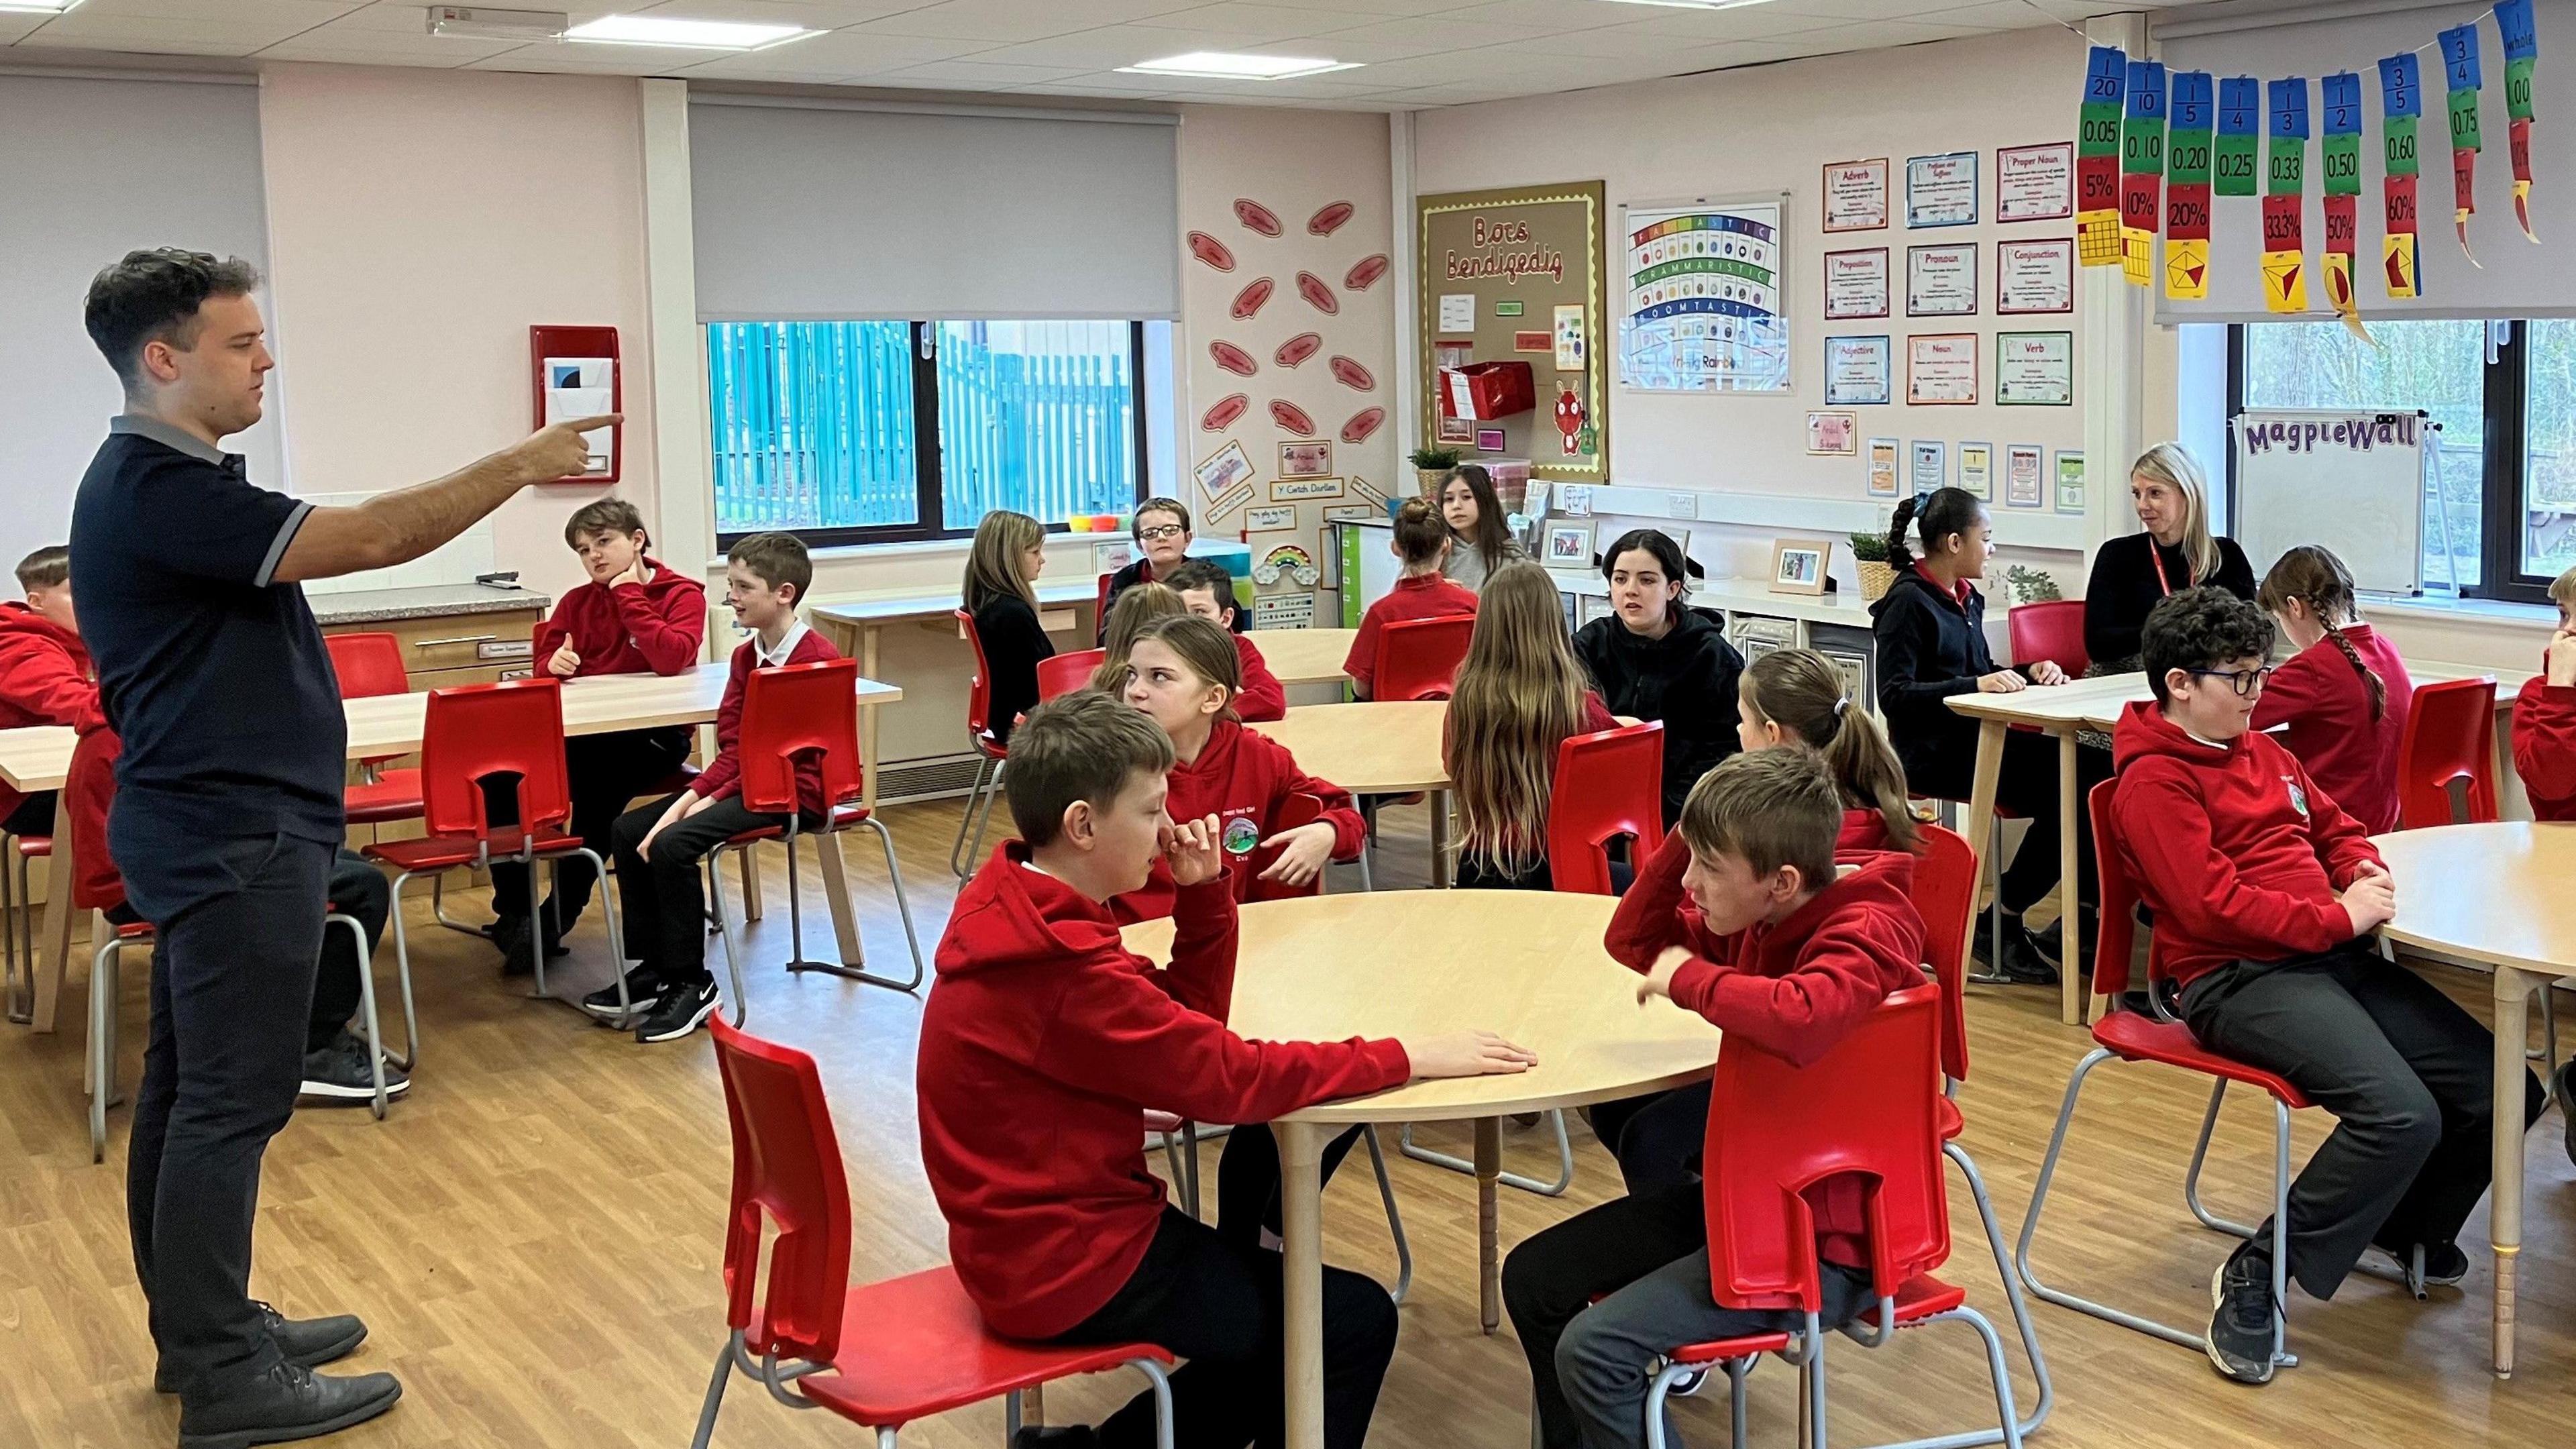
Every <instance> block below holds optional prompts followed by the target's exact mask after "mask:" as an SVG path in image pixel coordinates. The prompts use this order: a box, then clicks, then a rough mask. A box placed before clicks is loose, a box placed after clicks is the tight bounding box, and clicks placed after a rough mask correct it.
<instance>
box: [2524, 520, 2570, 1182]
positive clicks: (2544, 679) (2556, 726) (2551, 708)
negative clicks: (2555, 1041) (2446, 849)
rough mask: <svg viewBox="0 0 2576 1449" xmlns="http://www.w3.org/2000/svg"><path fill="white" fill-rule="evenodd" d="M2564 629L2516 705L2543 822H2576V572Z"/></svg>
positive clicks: (2563, 606) (2554, 586) (2562, 591)
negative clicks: (2538, 672) (2536, 675)
mask: <svg viewBox="0 0 2576 1449" xmlns="http://www.w3.org/2000/svg"><path fill="white" fill-rule="evenodd" d="M2549 598H2550V601H2551V602H2552V603H2555V604H2556V605H2557V606H2558V628H2557V630H2556V632H2554V633H2552V634H2551V635H2550V636H2549V647H2548V649H2547V650H2546V651H2544V652H2543V653H2542V654H2541V656H2540V669H2541V674H2540V677H2539V678H2538V679H2534V680H2532V681H2530V682H2529V683H2527V684H2525V685H2523V687H2522V694H2521V696H2520V697H2519V698H2518V699H2516V700H2515V701H2514V706H2513V772H2514V773H2515V774H2517V775H2520V776H2521V777H2522V791H2523V793H2524V794H2525V795H2528V796H2529V797H2531V813H2532V815H2533V816H2534V818H2536V819H2541V820H2576V569H2569V570H2568V571H2567V572H2565V573H2563V574H2560V575H2559V576H2558V577H2557V579H2555V580H2554V581H2552V582H2551V584H2550V585H2549ZM2571 1091H2576V1061H2571V1062H2569V1063H2567V1064H2565V1065H2563V1066H2561V1067H2560V1068H2559V1069H2558V1100H2559V1101H2561V1102H2571V1101H2576V1097H2570V1096H2569V1095H2568V1093H2569V1092H2571ZM2567 1157H2568V1160H2569V1161H2571V1162H2576V1112H2571V1113H2569V1114H2568V1118H2567Z"/></svg>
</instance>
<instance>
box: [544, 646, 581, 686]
mask: <svg viewBox="0 0 2576 1449" xmlns="http://www.w3.org/2000/svg"><path fill="white" fill-rule="evenodd" d="M580 668H581V655H580V653H579V652H577V651H576V650H574V648H573V647H572V645H570V644H568V643H567V644H565V645H563V646H562V647H560V648H558V649H556V650H555V652H554V653H552V654H550V655H548V656H546V673H548V674H551V675H553V676H554V677H555V678H557V679H570V678H572V676H573V672H574V671H575V670H578V669H580Z"/></svg>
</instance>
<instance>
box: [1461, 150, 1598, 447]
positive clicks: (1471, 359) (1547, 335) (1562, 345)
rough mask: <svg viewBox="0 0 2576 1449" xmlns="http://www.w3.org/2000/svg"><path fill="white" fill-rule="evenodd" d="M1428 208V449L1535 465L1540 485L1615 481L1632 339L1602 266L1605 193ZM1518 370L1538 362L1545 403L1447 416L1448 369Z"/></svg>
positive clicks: (1540, 189) (1515, 196) (1593, 190)
mask: <svg viewBox="0 0 2576 1449" xmlns="http://www.w3.org/2000/svg"><path fill="white" fill-rule="evenodd" d="M1415 208H1416V211H1415V216H1416V230H1417V233H1418V248H1417V257H1418V259H1419V265H1420V268H1421V275H1420V287H1419V295H1420V298H1421V312H1420V315H1419V317H1418V318H1417V319H1416V322H1415V325H1416V326H1417V327H1418V328H1419V331H1420V337H1421V353H1420V355H1421V358H1422V364H1421V366H1422V371H1421V376H1420V377H1419V378H1417V379H1416V385H1417V387H1418V388H1419V389H1420V393H1421V398H1422V436H1421V438H1420V439H1418V440H1417V442H1418V443H1419V444H1420V445H1422V446H1438V447H1452V448H1456V449H1457V450H1458V451H1459V454H1460V456H1461V458H1462V460H1463V461H1466V462H1482V463H1488V464H1490V463H1492V462H1495V461H1497V460H1501V459H1526V460H1528V462H1529V465H1530V473H1531V475H1532V476H1533V477H1536V478H1545V479H1558V480H1562V481H1565V482H1570V483H1599V482H1605V481H1607V480H1608V478H1609V468H1610V368H1611V361H1612V357H1613V355H1614V354H1615V353H1616V352H1617V351H1618V334H1617V330H1616V329H1617V322H1616V319H1614V318H1612V317H1611V316H1610V315H1609V313H1608V309H1607V304H1608V300H1609V298H1608V290H1607V288H1608V275H1607V273H1606V272H1605V271H1604V270H1603V268H1602V256H1601V247H1602V237H1603V228H1604V227H1605V226H1606V225H1607V224H1608V218H1607V214H1606V211H1605V208H1604V205H1603V189H1602V183H1600V182H1598V181H1579V182H1567V183H1563V184H1560V185H1554V186H1525V187H1515V188H1511V189H1508V190H1497V191H1459V192H1448V193H1443V194H1440V195H1435V196H1424V197H1421V198H1419V199H1418V200H1417V201H1416V203H1415ZM1508 362H1518V363H1526V364H1528V366H1529V370H1530V381H1531V384H1532V387H1531V391H1532V394H1533V397H1534V402H1535V406H1533V407H1531V408H1529V409H1528V410H1526V411H1522V412H1515V413H1511V414H1508V415H1506V416H1503V417H1501V418H1496V419H1485V420H1472V421H1471V420H1467V419H1462V418H1448V417H1444V416H1443V413H1442V408H1441V398H1442V395H1443V378H1442V374H1441V369H1442V368H1443V367H1446V366H1459V365H1465V364H1472V363H1508ZM1488 445H1492V446H1488Z"/></svg>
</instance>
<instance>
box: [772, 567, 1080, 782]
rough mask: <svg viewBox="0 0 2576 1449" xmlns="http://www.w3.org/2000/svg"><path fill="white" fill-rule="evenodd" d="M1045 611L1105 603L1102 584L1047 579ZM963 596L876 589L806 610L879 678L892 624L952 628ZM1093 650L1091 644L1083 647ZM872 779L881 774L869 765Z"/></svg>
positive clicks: (1041, 588)
mask: <svg viewBox="0 0 2576 1449" xmlns="http://www.w3.org/2000/svg"><path fill="white" fill-rule="evenodd" d="M1037 594H1038V607H1039V608H1040V609H1050V608H1054V609H1060V608H1063V607H1065V606H1067V605H1070V604H1088V603H1092V602H1094V601H1095V600H1097V599H1098V598H1099V597H1100V580H1098V579H1097V578H1076V579H1049V578H1041V579H1039V581H1038V587H1037ZM957 606H958V595H957V590H955V589H953V588H948V589H872V590H870V591H868V592H866V593H860V594H841V595H837V596H835V597H833V598H829V599H818V600H816V601H815V602H814V606H813V607H812V608H810V609H808V610H806V615H807V617H809V618H811V619H812V620H813V621H814V624H815V626H816V627H818V628H822V629H824V630H826V632H828V633H830V634H831V635H833V636H834V638H833V641H832V642H833V643H835V644H837V645H839V646H840V649H841V652H842V653H844V654H849V655H853V656H855V657H856V658H857V659H858V661H859V673H860V675H861V676H863V677H865V678H868V679H874V678H876V677H877V651H878V646H879V645H880V644H881V643H882V642H883V640H884V636H885V626H886V625H888V624H901V623H906V622H911V623H947V622H949V616H950V615H951V614H954V613H956V612H957ZM1082 647H1083V648H1085V649H1088V648H1090V647H1091V646H1090V645H1089V644H1085V645H1083V646H1082ZM868 763H869V765H870V767H871V768H870V769H869V771H868V773H869V775H870V776H871V777H873V776H874V775H875V774H876V770H875V769H874V768H873V767H874V766H875V764H876V762H875V761H874V760H870V761H869V762H868Z"/></svg>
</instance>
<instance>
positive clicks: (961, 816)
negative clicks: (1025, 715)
mask: <svg viewBox="0 0 2576 1449" xmlns="http://www.w3.org/2000/svg"><path fill="white" fill-rule="evenodd" d="M992 767H993V760H992V759H991V757H989V756H983V755H979V756H977V757H976V759H975V783H974V784H972V785H969V786H967V787H966V804H965V806H964V808H962V809H960V810H959V811H958V813H957V841H956V843H955V844H953V845H951V846H949V847H948V873H949V874H950V875H953V876H955V877H957V878H958V879H959V880H964V879H965V878H966V875H967V864H968V861H967V855H966V825H967V822H968V821H970V820H973V819H974V818H975V802H976V801H977V800H978V799H980V798H982V796H983V794H984V772H985V771H987V770H990V769H992Z"/></svg>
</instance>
